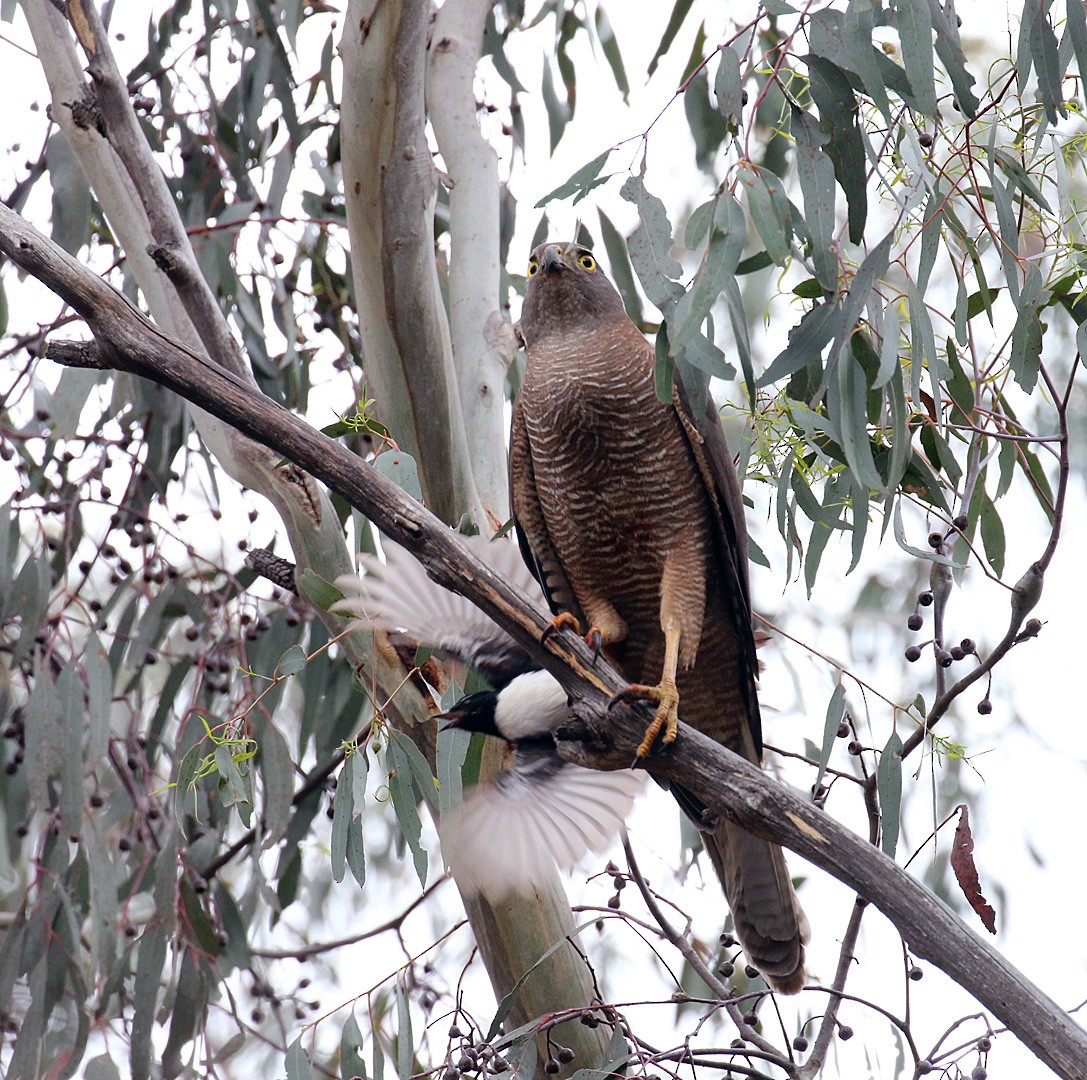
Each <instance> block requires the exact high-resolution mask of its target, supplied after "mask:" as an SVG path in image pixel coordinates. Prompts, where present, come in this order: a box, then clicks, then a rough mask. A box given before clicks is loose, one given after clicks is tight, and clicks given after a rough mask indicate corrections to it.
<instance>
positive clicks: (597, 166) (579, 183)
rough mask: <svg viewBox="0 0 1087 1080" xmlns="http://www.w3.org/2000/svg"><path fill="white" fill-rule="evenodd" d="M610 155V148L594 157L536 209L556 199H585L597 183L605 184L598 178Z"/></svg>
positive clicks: (547, 195)
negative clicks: (572, 197) (574, 197)
mask: <svg viewBox="0 0 1087 1080" xmlns="http://www.w3.org/2000/svg"><path fill="white" fill-rule="evenodd" d="M610 154H611V150H610V148H609V149H608V150H605V151H604V152H603V153H602V154H599V155H598V156H597V157H594V158H593V159H592V161H590V162H588V163H587V164H585V165H582V166H581V168H580V169H578V170H577V172H575V173H574V174H573V176H571V177H570V179H569V180H567V181H566V182H565V183H563V184H559V186H558V187H557V188H555V190H554V191H550V192H548V193H547V194H546V195H545V196H544V197H543V198H542V199H541V200H540V201H539V202H538V203H537V204H536V209H537V210H539V209H540V208H541V207H543V206H546V205H547V204H548V203H549V202H551V201H553V200H554V199H568V198H569V197H570V196H571V195H577V196H578V199H581V198H584V197H585V195H587V194H588V193H589V192H590V191H591V190H592V189H593V188H594V187H596V186H597V183H603V182H604V181H603V180H600V181H598V180H597V177H599V176H600V171H601V170H602V169H603V168H604V165H605V163H606V162H607V160H608V156H609V155H610ZM606 179H608V178H607V177H604V180H606ZM578 199H575V200H574V202H577V201H578Z"/></svg>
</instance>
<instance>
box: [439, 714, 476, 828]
mask: <svg viewBox="0 0 1087 1080" xmlns="http://www.w3.org/2000/svg"><path fill="white" fill-rule="evenodd" d="M471 742H472V738H471V735H470V734H469V733H468V732H467V731H461V730H459V729H458V728H444V729H443V730H440V731H439V732H438V745H437V749H436V750H435V758H436V764H437V769H438V810H439V812H440V813H441V814H442V815H444V814H446V813H447V812H448V811H449V810H451V809H452V808H453V807H454V806H456V805H458V804H459V803H460V801H461V795H462V790H463V771H462V770H463V767H464V762H465V759H466V758H467V757H468V747H469V746H470V745H471Z"/></svg>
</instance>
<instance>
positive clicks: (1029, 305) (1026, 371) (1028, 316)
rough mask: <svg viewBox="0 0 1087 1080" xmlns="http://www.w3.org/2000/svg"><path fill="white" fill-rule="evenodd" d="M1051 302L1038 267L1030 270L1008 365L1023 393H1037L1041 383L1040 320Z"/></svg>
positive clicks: (1013, 334) (1020, 301) (1021, 292)
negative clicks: (1036, 390) (1039, 313)
mask: <svg viewBox="0 0 1087 1080" xmlns="http://www.w3.org/2000/svg"><path fill="white" fill-rule="evenodd" d="M1048 299H1049V294H1048V292H1046V291H1045V290H1044V289H1043V288H1042V275H1041V273H1040V271H1039V270H1038V267H1037V266H1035V265H1033V264H1032V265H1031V266H1029V267H1028V268H1027V274H1026V280H1025V281H1024V282H1023V287H1022V290H1021V291H1020V294H1019V299H1018V302H1017V303H1016V308H1017V310H1018V312H1019V314H1018V316H1017V317H1016V320H1015V326H1014V327H1013V328H1012V346H1011V355H1010V357H1009V359H1008V362H1009V364H1010V366H1011V369H1012V375H1013V376H1014V378H1015V381H1016V382H1017V383H1018V384H1019V385H1020V387H1022V389H1023V392H1024V393H1026V394H1030V393H1032V392H1033V390H1034V387H1035V384H1036V383H1037V382H1038V371H1039V369H1040V367H1041V356H1042V320H1041V319H1040V318H1039V317H1038V310H1039V308H1041V307H1043V306H1044V305H1045V304H1046V303H1047V302H1048Z"/></svg>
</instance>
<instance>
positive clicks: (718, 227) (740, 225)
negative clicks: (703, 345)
mask: <svg viewBox="0 0 1087 1080" xmlns="http://www.w3.org/2000/svg"><path fill="white" fill-rule="evenodd" d="M718 208H719V211H718V212H717V213H715V214H714V229H713V234H712V236H711V237H710V244H709V248H708V249H707V251H706V255H705V258H704V259H703V260H702V265H701V266H700V267H699V268H698V271H697V273H696V274H695V276H694V280H693V281H692V282H691V285H690V288H688V289H687V291H686V292H685V293H684V294H683V297H682V298H681V299H680V300H679V302H678V303H677V304H676V306H675V310H674V313H673V315H672V317H671V318H669V319H668V324H669V326H670V327H671V330H670V332H669V335H668V338H669V349H670V351H671V352H672V354H673V355H678V353H679V350H680V349H681V348H682V347H683V346H684V345H685V344H686V343H687V342H688V341H689V340H690V339H691V338H692V337H693V336H694V335H695V334H696V333H697V332H698V329H699V327H700V326H701V325H702V323H703V322H705V319H706V316H707V315H709V313H710V310H711V309H712V307H713V305H714V304H715V303H716V302H717V298H718V297H719V296H720V295H721V293H722V292H723V291H724V290H725V288H726V287H727V285H728V282H729V280H730V279H731V278H733V275H734V274H735V272H736V266H737V265H738V264H739V261H740V255H741V254H742V253H743V248H744V242H745V240H746V233H747V229H746V223H745V221H744V215H743V211H742V210H741V209H740V207H739V205H738V204H737V203H736V200H735V199H734V198H733V197H732V196H731V195H730V194H728V193H727V192H723V193H722V194H721V195H720V196H718ZM722 208H723V210H724V213H721V212H720V209H722ZM742 326H743V337H744V338H746V336H747V324H746V320H744V321H743V323H742Z"/></svg>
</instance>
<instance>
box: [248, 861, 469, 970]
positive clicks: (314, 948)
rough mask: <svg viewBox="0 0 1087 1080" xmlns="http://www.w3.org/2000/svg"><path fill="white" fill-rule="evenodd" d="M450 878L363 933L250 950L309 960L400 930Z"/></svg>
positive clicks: (274, 957)
mask: <svg viewBox="0 0 1087 1080" xmlns="http://www.w3.org/2000/svg"><path fill="white" fill-rule="evenodd" d="M449 880H450V878H449V875H448V874H443V875H442V876H441V877H440V878H438V880H437V881H434V882H432V883H431V884H430V885H428V886H427V887H426V888H425V889H424V890H423V891H422V892H421V893H420V894H419V895H418V896H417V897H416V898H415V899H414V900H412V902H411V903H410V904H408V906H407V907H406V908H404V910H403V911H402V912H400V914H399V915H394V916H393V917H392V918H391V919H389V920H388V921H387V922H383V923H381V925H380V926H374V927H371V928H370V929H369V930H363V931H362V932H361V933H358V934H351V935H349V936H348V937H343V938H337V939H336V940H334V941H322V942H320V943H318V944H316V945H304V946H302V947H301V948H299V949H251V950H250V952H251V953H252V954H253V955H254V956H259V957H261V958H263V959H265V960H308V959H310V958H311V957H313V956H320V955H321V953H326V952H332V951H333V950H334V949H342V948H343V947H344V946H345V945H357V944H358V943H359V942H360V941H366V939H367V938H372V937H378V936H379V935H381V934H387V933H388V932H389V931H390V930H399V929H400V927H401V926H403V925H404V920H405V919H407V917H408V916H409V915H410V914H411V913H412V912H413V911H414V910H415V909H416V908H417V907H419V906H420V905H421V904H424V903H426V901H427V900H429V899H430V897H431V896H432V895H433V894H434V892H435V891H436V890H437V889H438V887H439V886H441V885H443V884H444V883H445V882H447V881H449Z"/></svg>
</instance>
